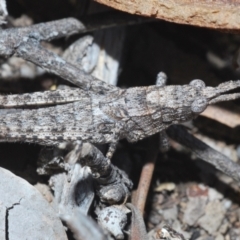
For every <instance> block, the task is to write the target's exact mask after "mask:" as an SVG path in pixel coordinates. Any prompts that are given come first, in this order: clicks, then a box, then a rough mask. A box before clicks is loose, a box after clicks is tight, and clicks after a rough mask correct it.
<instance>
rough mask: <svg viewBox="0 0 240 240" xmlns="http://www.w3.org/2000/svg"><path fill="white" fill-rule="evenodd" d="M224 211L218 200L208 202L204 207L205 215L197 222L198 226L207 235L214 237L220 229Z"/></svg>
mask: <svg viewBox="0 0 240 240" xmlns="http://www.w3.org/2000/svg"><path fill="white" fill-rule="evenodd" d="M225 212H226V210H225V208H224V207H223V205H222V203H221V202H220V201H219V200H215V201H212V202H209V203H208V204H207V205H206V207H205V214H204V215H203V216H202V217H201V218H200V219H199V220H198V224H199V225H200V226H201V227H202V228H203V229H205V230H206V231H207V232H208V233H209V234H211V235H214V234H215V233H216V231H217V229H218V228H219V227H220V225H221V223H222V221H223V219H224V214H225Z"/></svg>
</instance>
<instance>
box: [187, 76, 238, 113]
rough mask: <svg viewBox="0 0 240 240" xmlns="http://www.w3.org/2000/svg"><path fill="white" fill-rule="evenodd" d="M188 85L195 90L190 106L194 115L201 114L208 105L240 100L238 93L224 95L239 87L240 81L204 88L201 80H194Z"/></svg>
mask: <svg viewBox="0 0 240 240" xmlns="http://www.w3.org/2000/svg"><path fill="white" fill-rule="evenodd" d="M189 85H190V86H192V87H193V88H195V89H196V97H195V99H194V101H193V102H192V104H191V110H192V112H193V113H196V114H199V113H201V112H203V111H204V110H205V109H206V107H207V106H208V105H210V104H214V103H217V102H222V101H230V100H234V99H237V98H240V93H231V94H225V93H226V92H228V91H230V90H233V89H235V88H238V87H240V80H237V81H228V82H225V83H221V84H219V85H218V86H217V87H206V86H205V83H204V82H203V81H202V80H200V79H195V80H192V81H191V82H190V84H189Z"/></svg>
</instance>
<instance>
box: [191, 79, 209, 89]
mask: <svg viewBox="0 0 240 240" xmlns="http://www.w3.org/2000/svg"><path fill="white" fill-rule="evenodd" d="M189 85H190V86H193V87H195V88H198V89H201V88H204V87H205V86H206V85H205V82H204V81H203V80H201V79H194V80H192V81H191V82H190V83H189Z"/></svg>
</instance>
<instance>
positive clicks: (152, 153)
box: [132, 136, 159, 215]
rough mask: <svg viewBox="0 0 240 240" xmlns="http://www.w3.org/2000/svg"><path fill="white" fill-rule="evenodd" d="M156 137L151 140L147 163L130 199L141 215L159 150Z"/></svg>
mask: <svg viewBox="0 0 240 240" xmlns="http://www.w3.org/2000/svg"><path fill="white" fill-rule="evenodd" d="M157 137H158V136H155V137H154V139H153V140H152V142H154V144H153V145H152V147H151V148H150V149H149V150H148V153H149V154H148V157H147V158H148V161H147V163H145V165H144V166H143V168H142V172H141V176H140V180H139V183H138V188H137V190H136V192H135V193H134V196H133V198H132V203H133V205H134V206H135V207H136V208H137V209H138V210H139V211H140V212H141V213H142V215H143V212H144V208H145V204H146V199H147V195H148V191H149V187H150V184H151V180H152V176H153V171H154V168H155V162H156V159H157V156H158V152H159V148H158V147H159V145H158V141H157V140H156V139H157ZM152 142H151V143H152Z"/></svg>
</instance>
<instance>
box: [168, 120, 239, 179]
mask: <svg viewBox="0 0 240 240" xmlns="http://www.w3.org/2000/svg"><path fill="white" fill-rule="evenodd" d="M167 134H168V135H169V137H170V138H172V139H173V140H175V141H177V142H179V143H180V144H182V145H184V146H186V147H188V148H190V149H191V150H192V151H193V152H194V153H195V154H196V155H197V157H199V158H200V159H202V160H204V161H206V162H208V163H210V164H212V165H213V166H215V167H216V168H217V169H218V170H220V171H222V172H223V173H225V174H227V175H228V176H230V177H232V178H233V179H235V180H236V181H238V182H239V181H240V166H239V165H238V164H237V163H235V162H233V161H232V160H231V159H229V158H228V157H226V156H225V155H223V154H222V153H220V152H218V151H216V150H214V149H212V148H211V147H209V146H208V145H207V144H205V143H204V142H202V141H200V140H199V139H197V138H196V137H194V136H192V135H191V134H190V133H188V131H187V129H186V128H185V127H183V126H181V125H172V126H170V127H169V128H168V130H167Z"/></svg>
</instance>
